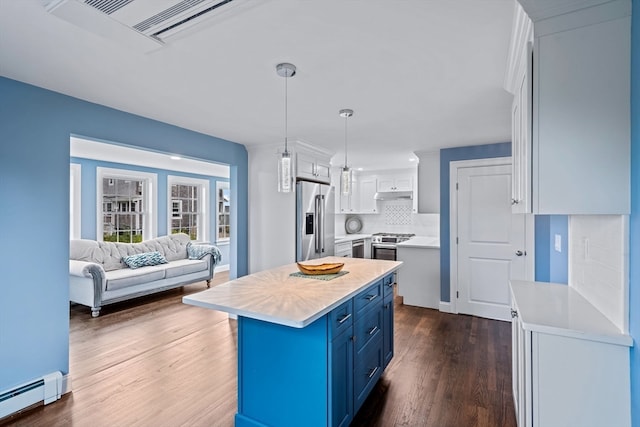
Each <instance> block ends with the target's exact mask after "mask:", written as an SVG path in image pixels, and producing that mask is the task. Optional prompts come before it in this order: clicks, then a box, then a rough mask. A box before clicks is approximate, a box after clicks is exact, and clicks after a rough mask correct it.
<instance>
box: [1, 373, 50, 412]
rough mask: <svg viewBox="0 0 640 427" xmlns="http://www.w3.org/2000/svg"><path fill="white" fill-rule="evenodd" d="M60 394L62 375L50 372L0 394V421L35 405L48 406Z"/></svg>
mask: <svg viewBox="0 0 640 427" xmlns="http://www.w3.org/2000/svg"><path fill="white" fill-rule="evenodd" d="M61 394H62V373H61V372H60V371H56V372H52V373H50V374H47V375H45V376H43V377H42V378H39V379H37V380H35V381H31V382H28V383H25V384H22V385H20V386H18V387H15V388H13V389H11V390H7V391H3V392H1V393H0V419H2V418H4V417H6V416H8V415H11V414H14V413H16V412H18V411H21V410H23V409H25V408H28V407H29V406H32V405H35V404H36V403H40V402H44V404H45V405H46V404H49V403H51V402H55V401H56V400H58V399H60V395H61Z"/></svg>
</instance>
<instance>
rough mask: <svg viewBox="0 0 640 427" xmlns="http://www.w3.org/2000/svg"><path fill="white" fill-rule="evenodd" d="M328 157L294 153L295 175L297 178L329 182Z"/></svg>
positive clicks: (329, 166)
mask: <svg viewBox="0 0 640 427" xmlns="http://www.w3.org/2000/svg"><path fill="white" fill-rule="evenodd" d="M329 161H330V159H328V158H323V157H319V156H313V155H310V154H307V153H297V154H296V176H297V177H298V178H303V179H308V180H311V181H318V182H324V183H327V184H328V183H329V182H331V164H330V163H329Z"/></svg>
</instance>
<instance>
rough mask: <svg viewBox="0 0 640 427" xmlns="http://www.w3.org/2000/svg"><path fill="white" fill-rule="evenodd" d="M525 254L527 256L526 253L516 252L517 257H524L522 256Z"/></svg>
mask: <svg viewBox="0 0 640 427" xmlns="http://www.w3.org/2000/svg"><path fill="white" fill-rule="evenodd" d="M524 254H525V253H524V252H522V251H516V256H522V255H524Z"/></svg>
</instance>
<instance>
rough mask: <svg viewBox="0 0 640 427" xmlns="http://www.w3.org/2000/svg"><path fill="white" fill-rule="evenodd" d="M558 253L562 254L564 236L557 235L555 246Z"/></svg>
mask: <svg viewBox="0 0 640 427" xmlns="http://www.w3.org/2000/svg"><path fill="white" fill-rule="evenodd" d="M553 247H554V249H555V250H556V252H562V236H561V235H559V234H556V235H555V242H554V245H553Z"/></svg>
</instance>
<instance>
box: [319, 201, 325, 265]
mask: <svg viewBox="0 0 640 427" xmlns="http://www.w3.org/2000/svg"><path fill="white" fill-rule="evenodd" d="M318 199H319V200H320V220H319V221H318V223H319V225H318V228H319V229H320V234H319V236H318V237H320V252H321V253H324V195H322V194H321V195H319V196H318Z"/></svg>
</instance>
